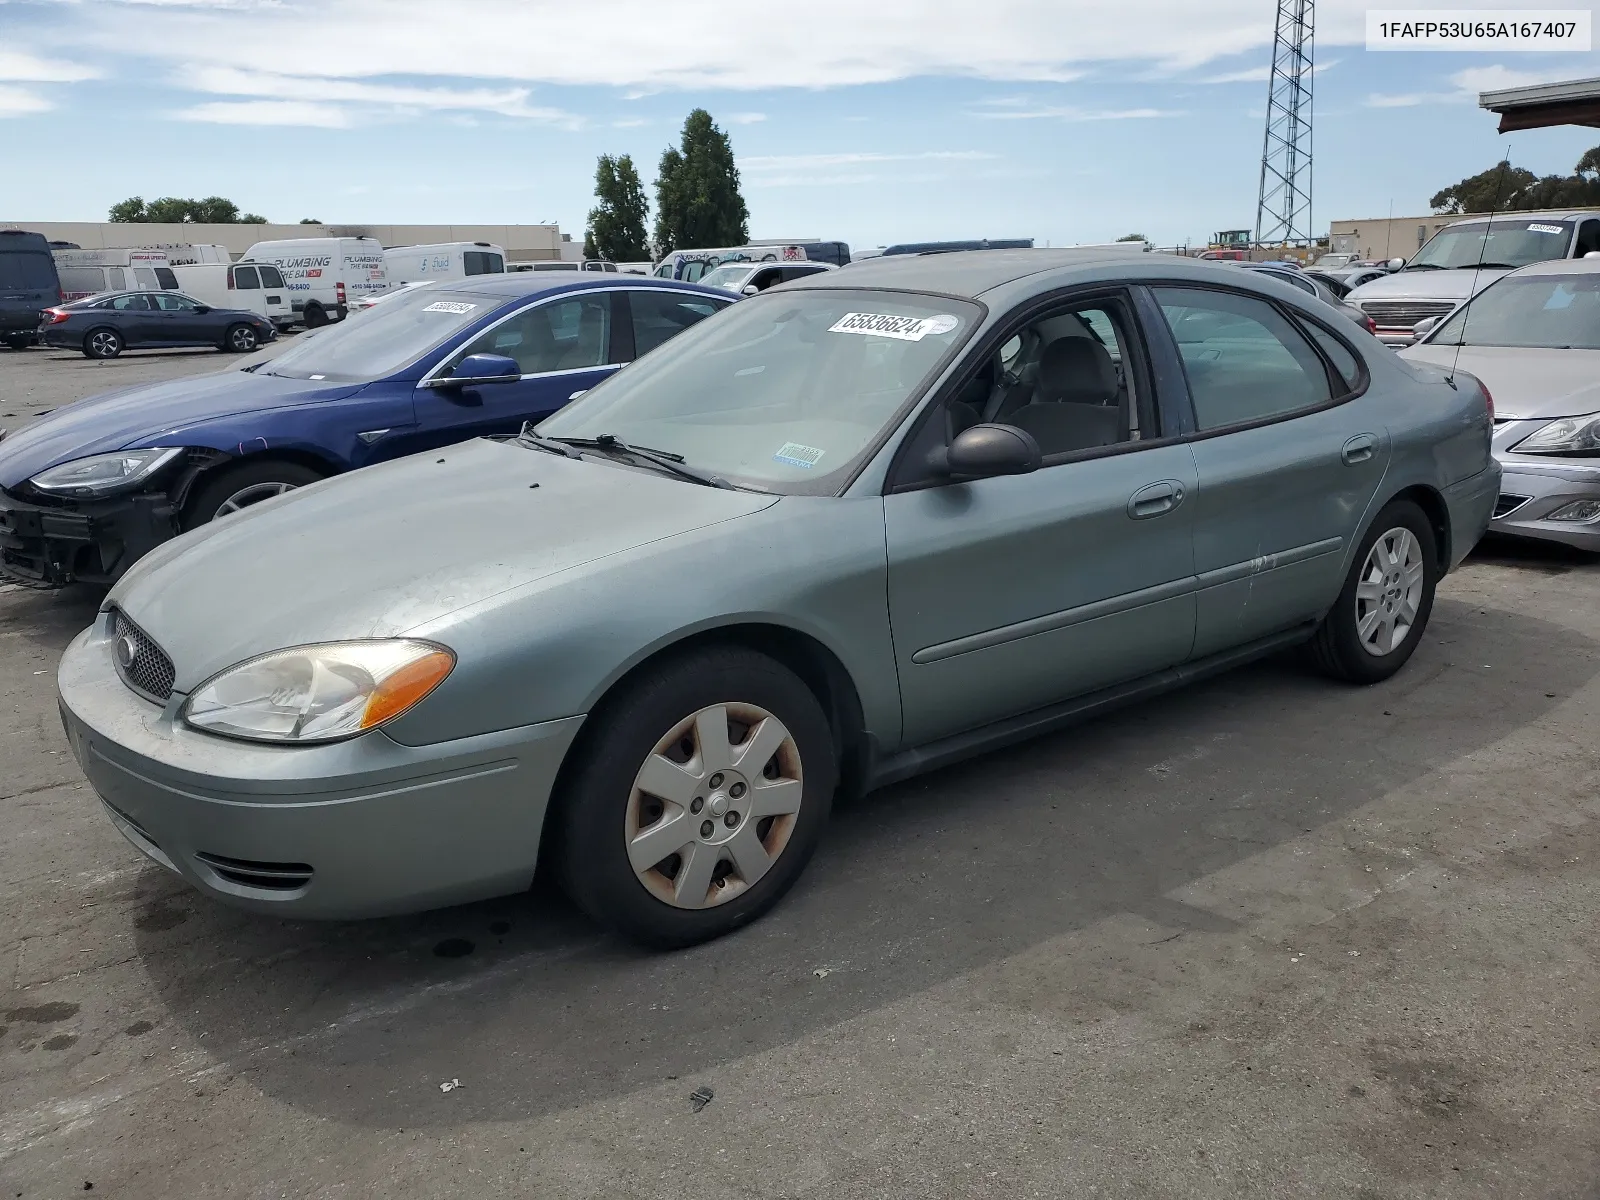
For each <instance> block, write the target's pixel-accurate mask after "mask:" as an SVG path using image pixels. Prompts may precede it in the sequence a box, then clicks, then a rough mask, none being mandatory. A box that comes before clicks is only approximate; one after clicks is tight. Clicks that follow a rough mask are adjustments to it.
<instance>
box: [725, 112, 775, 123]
mask: <svg viewBox="0 0 1600 1200" xmlns="http://www.w3.org/2000/svg"><path fill="white" fill-rule="evenodd" d="M766 119H767V114H766V113H758V112H743V113H733V114H731V115H729V116H727V117H724V118H723V120H725V121H726V122H727V123H728V124H729V125H754V124H756V123H757V122H759V121H765V120H766Z"/></svg>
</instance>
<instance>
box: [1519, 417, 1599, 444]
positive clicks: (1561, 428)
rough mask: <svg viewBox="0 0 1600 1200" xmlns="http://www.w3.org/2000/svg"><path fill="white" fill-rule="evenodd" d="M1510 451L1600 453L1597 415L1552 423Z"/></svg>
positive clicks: (1564, 419) (1562, 419)
mask: <svg viewBox="0 0 1600 1200" xmlns="http://www.w3.org/2000/svg"><path fill="white" fill-rule="evenodd" d="M1512 450H1514V451H1515V452H1516V453H1518V454H1600V413H1591V414H1590V415H1589V416H1587V417H1562V418H1561V420H1559V421H1551V422H1550V424H1548V425H1546V426H1544V428H1542V429H1540V430H1539V431H1538V432H1537V433H1535V434H1533V436H1531V437H1526V438H1523V439H1522V441H1520V442H1518V443H1517V444H1516V445H1515V446H1513V447H1512Z"/></svg>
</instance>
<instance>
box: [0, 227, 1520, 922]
mask: <svg viewBox="0 0 1600 1200" xmlns="http://www.w3.org/2000/svg"><path fill="white" fill-rule="evenodd" d="M623 363H627V364H630V365H627V366H625V367H622V369H620V370H619V369H618V365H619V364H623ZM1493 430H1494V427H1493V425H1492V410H1491V401H1490V398H1489V395H1488V392H1487V391H1486V390H1485V389H1484V388H1483V387H1482V386H1481V385H1480V384H1479V383H1478V382H1477V381H1476V379H1474V378H1473V377H1472V376H1471V375H1470V374H1469V373H1468V372H1466V371H1463V370H1461V369H1459V368H1458V367H1454V366H1433V365H1429V364H1426V363H1418V362H1414V361H1412V360H1411V359H1409V358H1402V357H1400V356H1397V355H1394V354H1392V353H1390V352H1389V351H1388V350H1386V349H1385V348H1384V347H1383V346H1382V345H1381V344H1380V343H1379V342H1378V341H1376V340H1375V339H1374V338H1373V337H1371V335H1370V334H1368V333H1367V332H1366V331H1365V330H1364V329H1362V328H1360V327H1358V326H1357V324H1355V323H1354V322H1353V321H1350V320H1348V319H1346V318H1345V317H1343V316H1341V315H1340V314H1339V313H1338V312H1337V310H1335V309H1334V308H1332V307H1330V306H1329V305H1328V304H1326V303H1325V302H1324V301H1323V300H1322V299H1319V298H1318V296H1317V295H1314V294H1312V293H1311V292H1307V291H1304V290H1301V289H1299V288H1297V287H1294V286H1290V285H1287V284H1285V283H1284V282H1283V281H1281V280H1278V279H1275V278H1273V277H1271V276H1270V275H1269V273H1268V272H1265V271H1259V272H1258V271H1242V270H1238V269H1236V268H1235V267H1233V266H1221V265H1215V264H1205V263H1195V262H1192V261H1188V260H1184V259H1180V258H1176V257H1161V256H1154V255H1140V254H1136V253H1124V252H1121V251H1093V252H1087V251H1080V252H1072V251H1040V250H1022V251H1015V252H992V251H991V252H983V253H977V254H963V253H949V254H934V255H922V256H909V255H907V256H888V257H882V258H878V259H874V260H872V261H870V262H864V263H858V264H856V265H854V266H852V267H850V268H849V269H848V270H838V271H819V272H814V273H812V274H810V275H809V276H807V277H806V278H803V279H797V280H793V281H790V282H787V283H782V284H780V285H777V286H775V287H772V288H769V289H767V290H765V291H759V292H758V294H756V295H754V296H750V297H747V298H743V299H741V298H740V295H739V294H738V293H729V292H727V291H722V290H718V289H715V288H709V287H697V286H694V285H689V284H684V283H681V282H676V281H669V280H665V279H656V280H649V279H640V278H637V277H630V276H627V275H622V274H616V275H599V276H595V277H593V278H584V279H573V278H571V277H570V276H565V277H562V276H557V275H554V274H551V275H536V274H533V273H528V274H521V275H504V276H481V277H475V278H472V279H467V280H456V281H441V282H437V283H432V284H429V285H428V286H426V287H423V288H417V289H410V290H408V291H407V292H404V293H401V294H400V295H398V296H395V297H394V298H392V299H389V300H385V301H383V302H382V303H380V304H378V305H376V306H374V307H373V308H372V309H371V310H370V311H368V312H366V313H364V314H363V315H362V316H361V317H360V318H358V319H356V320H352V321H350V322H348V323H347V324H344V325H342V326H339V327H337V328H334V329H330V330H325V331H322V332H320V333H318V334H316V335H315V336H313V337H311V338H308V339H306V340H305V341H303V342H301V343H300V344H297V345H296V346H294V347H293V348H291V349H289V350H288V351H286V352H285V353H283V354H281V355H279V356H277V357H276V358H274V359H272V360H271V361H269V362H267V363H265V364H263V365H252V366H250V367H248V368H246V369H245V370H243V371H233V372H227V373H224V374H222V375H218V376H211V377H202V378H198V379H190V380H185V381H181V382H176V383H167V384H162V385H157V386H153V387H150V388H145V389H138V390H135V391H133V392H129V393H122V394H116V395H113V396H110V397H106V398H102V399H100V400H91V401H87V402H84V403H81V404H78V405H74V406H72V407H70V408H68V409H65V410H62V411H61V412H60V413H58V414H52V415H51V416H49V417H46V418H44V419H43V420H41V421H39V422H37V423H36V424H35V425H33V426H30V427H28V428H26V429H24V430H23V431H22V432H20V433H19V434H17V435H15V436H13V437H11V438H7V439H6V440H4V441H0V486H3V491H0V561H3V563H4V565H5V569H6V570H8V571H16V572H19V573H22V574H24V575H26V576H27V577H28V578H30V579H32V580H34V581H36V582H45V583H54V582H61V581H62V580H63V579H64V577H67V576H72V577H77V578H81V579H91V580H99V581H103V582H110V581H115V586H114V587H113V588H112V589H111V591H110V593H109V594H108V595H107V597H106V600H105V602H104V604H103V605H102V608H101V611H100V613H99V615H98V617H97V618H96V621H95V624H94V625H93V627H92V628H91V629H89V630H87V631H85V632H84V633H83V634H82V635H80V636H79V637H78V638H77V639H76V640H75V641H74V642H73V644H72V645H71V647H70V648H69V649H68V651H67V653H66V654H65V656H64V657H63V660H62V663H61V666H60V670H59V676H58V682H59V688H60V696H61V703H62V713H63V720H64V722H65V725H66V729H67V732H68V738H69V742H70V744H71V746H72V749H73V752H74V754H75V755H76V757H77V759H78V761H79V763H80V764H81V766H82V767H83V769H84V772H85V774H86V775H87V776H88V778H89V781H90V783H91V784H92V785H93V787H94V789H95V790H96V791H97V792H98V793H99V795H100V796H101V797H102V799H103V800H104V802H105V808H106V814H107V817H108V819H110V820H111V821H112V823H113V824H114V825H115V826H116V828H118V829H119V830H120V831H121V832H122V833H123V834H124V836H125V837H126V838H127V839H128V840H129V841H130V842H131V843H132V844H133V845H135V846H136V847H138V848H139V849H140V850H141V851H142V852H143V853H144V854H146V855H147V856H149V857H150V858H151V859H152V860H154V861H155V862H157V863H159V864H161V865H162V866H163V867H165V868H166V869H168V870H170V871H173V872H175V873H176V874H178V875H180V876H182V877H183V878H184V879H186V880H188V881H189V882H190V883H191V884H193V885H194V886H195V887H197V888H199V889H200V890H202V891H204V892H206V893H208V894H210V895H212V896H215V897H217V898H219V899H222V900H225V901H228V902H230V903H234V904H238V905H242V906H244V907H247V908H253V909H256V910H258V911H262V912H267V913H272V914H275V915H280V916H304V917H353V916H362V915H370V914H378V913H388V912H401V911H409V910H414V909H419V908H426V907H432V906H437V905H444V904H450V903H455V902H459V901H466V900H471V899H474V898H479V897H487V896H493V895H499V894H504V893H508V892H514V891H519V890H522V889H525V888H527V887H528V885H529V884H530V882H531V880H532V878H533V876H534V873H535V871H536V870H549V871H551V872H552V873H554V874H556V875H557V876H559V877H560V878H561V880H562V881H563V883H564V885H565V887H566V888H567V890H568V891H569V892H570V894H571V895H572V896H573V897H574V898H575V899H576V900H577V902H578V903H579V904H580V905H581V906H582V907H583V908H584V909H585V910H586V911H588V912H589V913H591V914H592V915H593V916H595V917H596V918H597V919H599V920H600V921H602V922H604V923H606V924H608V925H609V926H611V927H613V928H615V929H617V930H619V931H621V932H622V933H624V934H626V935H627V936H629V937H632V938H634V939H636V940H638V941H640V942H643V943H646V944H649V945H655V946H679V945H685V944H688V943H692V942H696V941H700V940H703V939H705V938H708V937H714V936H717V935H719V934H721V933H725V932H727V931H729V930H732V929H735V928H738V927H739V926H741V925H743V924H745V923H746V922H748V921H751V920H753V919H755V918H756V917H757V916H759V915H760V914H761V913H762V912H764V911H765V910H767V909H768V908H770V907H771V906H772V905H773V904H775V903H776V902H777V901H778V900H779V899H780V898H781V897H782V896H783V894H784V893H785V892H786V891H787V890H788V889H789V888H790V887H791V886H792V885H793V884H794V882H795V881H796V879H797V878H798V877H799V876H800V874H801V872H802V871H803V869H804V867H805V865H806V861H807V859H808V858H809V856H810V855H811V853H812V851H813V850H814V849H815V847H816V846H817V844H818V842H819V840H820V839H821V837H822V834H823V829H824V826H825V824H826V821H827V817H828V813H829V809H830V806H831V803H832V800H833V797H834V794H835V792H836V791H839V790H840V789H844V790H847V791H850V790H854V791H859V790H861V789H863V788H869V787H873V786H878V785H881V784H885V783H888V782H892V781H894V780H898V779H903V778H905V777H907V776H909V775H912V774H915V773H916V772H919V771H923V770H927V769H929V768H930V767H934V766H938V765H941V764H944V763H947V762H951V761H955V760H957V759H959V758H962V757H965V756H967V755H971V754H974V753H977V752H980V751H982V750H986V749H990V748H993V747H997V746H1003V745H1006V744H1009V743H1011V742H1014V741H1016V740H1018V739H1021V738H1024V737H1027V736H1030V735H1032V734H1035V733H1038V732H1042V731H1045V730H1049V729H1054V728H1057V727H1059V726H1061V725H1062V724H1065V723H1067V722H1069V721H1072V720H1076V719H1081V718H1082V717H1083V716H1085V715H1087V714H1090V713H1094V712H1098V711H1101V710H1103V709H1105V708H1107V707H1109V706H1111V705H1114V704H1119V703H1126V702H1128V701H1131V700H1134V699H1137V698H1138V697H1141V696H1145V695H1149V694H1152V693H1155V692H1158V691H1161V690H1163V689H1166V688H1169V687H1173V686H1176V685H1178V684H1181V683H1183V682H1184V681H1186V680H1189V679H1193V678H1197V677H1200V676H1203V675H1206V674H1208V673H1211V672H1214V671H1219V670H1224V669H1227V668H1228V667H1231V666H1233V665H1235V664H1237V663H1240V662H1244V661H1248V660H1249V659H1251V658H1254V657H1256V656H1259V655H1262V654H1266V653H1270V652H1273V651H1275V650H1278V649H1280V648H1284V647H1287V646H1292V645H1296V644H1304V645H1307V646H1308V647H1309V650H1310V655H1311V658H1312V660H1313V661H1314V662H1315V663H1316V664H1317V665H1318V666H1319V667H1320V668H1321V669H1322V670H1324V671H1325V672H1327V673H1329V674H1330V675H1332V676H1334V677H1336V678H1339V679H1343V680H1347V681H1350V682H1354V683H1371V682H1375V681H1378V680H1381V679H1385V678H1387V677H1389V676H1391V675H1393V674H1394V673H1395V672H1396V671H1398V670H1399V669H1400V668H1401V667H1402V666H1403V665H1404V663H1405V662H1406V660H1407V659H1408V658H1409V657H1410V655H1411V653H1412V652H1413V651H1414V649H1415V648H1416V646H1417V645H1418V643H1419V642H1420V640H1421V638H1422V636H1423V631H1424V629H1425V628H1426V625H1427V622H1428V617H1429V612H1430V610H1431V606H1432V601H1433V595H1434V589H1435V587H1436V585H1437V583H1438V580H1439V579H1440V577H1441V576H1442V575H1443V574H1444V573H1445V572H1447V571H1448V570H1449V569H1450V568H1451V567H1452V566H1453V565H1454V564H1455V563H1457V562H1459V561H1460V559H1461V557H1462V556H1463V555H1465V554H1466V553H1467V551H1468V550H1469V549H1470V548H1471V546H1472V545H1473V543H1474V542H1475V541H1476V540H1477V539H1478V537H1479V535H1480V534H1481V533H1482V531H1483V530H1484V528H1485V527H1486V525H1487V524H1488V522H1489V521H1490V518H1491V513H1492V511H1493V509H1494V506H1495V504H1496V501H1497V498H1498V497H1499V495H1500V490H1501V489H1500V476H1501V469H1500V466H1499V465H1498V463H1497V462H1496V460H1495V458H1494V456H1493V455H1492V454H1491V438H1492V436H1493ZM479 435H488V436H479ZM464 439H469V440H464ZM419 451H426V452H425V453H418V452H419ZM358 467H359V468H362V469H360V470H352V468H358ZM340 474H343V475H344V477H343V478H330V477H329V476H333V475H340ZM175 535H178V536H175Z"/></svg>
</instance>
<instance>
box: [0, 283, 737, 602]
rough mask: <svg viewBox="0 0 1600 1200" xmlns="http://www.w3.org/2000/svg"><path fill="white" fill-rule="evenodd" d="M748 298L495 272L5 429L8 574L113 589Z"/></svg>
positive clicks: (497, 426)
mask: <svg viewBox="0 0 1600 1200" xmlns="http://www.w3.org/2000/svg"><path fill="white" fill-rule="evenodd" d="M734 299H735V297H730V296H729V295H728V294H727V293H726V292H724V291H720V290H717V289H712V288H702V287H698V286H695V285H693V284H683V283H668V282H665V281H661V280H645V279H640V278H637V277H634V276H616V275H613V276H610V277H606V276H602V275H584V276H582V277H581V278H580V277H578V276H576V275H573V276H567V277H565V278H563V277H561V276H555V275H548V274H518V275H478V276H473V277H471V278H469V279H464V280H460V281H457V282H453V283H449V284H443V283H441V284H437V285H434V286H432V287H429V288H422V289H418V290H416V291H414V292H413V293H411V294H404V295H400V296H396V297H395V298H394V299H392V300H387V301H385V302H384V303H383V304H381V305H379V306H377V307H376V308H374V309H372V310H371V311H370V312H366V313H362V314H360V319H359V320H352V321H347V322H343V323H341V324H339V325H337V326H335V327H334V328H331V329H325V330H321V331H319V332H317V333H315V334H307V335H303V338H302V340H300V341H299V342H298V343H297V344H296V345H294V346H293V347H291V348H290V349H288V350H287V351H286V352H284V353H282V354H279V355H278V356H277V357H276V358H274V359H272V360H271V361H270V362H267V363H265V364H260V363H257V364H253V365H248V366H246V367H244V368H243V369H242V370H231V371H224V372H222V373H220V374H212V375H203V376H199V377H196V378H191V379H182V380H175V381H172V382H167V383H156V384H150V385H147V386H144V387H137V388H131V389H129V390H126V391H122V392H113V393H111V394H110V395H105V396H96V397H92V398H91V399H88V400H83V401H80V402H79V403H77V404H73V405H69V406H67V407H65V408H61V409H57V410H56V411H55V412H53V413H51V414H50V415H49V416H47V417H45V418H44V419H43V420H41V421H36V422H34V423H33V424H32V425H29V426H27V427H26V428H24V429H22V430H20V431H19V432H17V433H15V434H13V435H12V436H10V437H5V435H4V433H3V431H0V578H7V577H9V578H11V579H13V580H19V581H21V582H23V583H28V584H32V585H34V586H43V587H61V586H63V585H65V584H67V583H70V582H72V581H73V580H79V581H81V582H84V583H92V584H108V583H112V582H114V581H115V580H116V579H117V578H118V577H119V576H120V575H121V574H122V573H123V572H124V571H126V570H127V569H128V567H129V566H131V565H132V564H133V563H134V562H136V561H137V560H138V559H139V557H140V556H141V555H143V554H145V553H147V552H148V551H149V550H150V549H152V548H153V547H155V546H157V545H160V544H161V543H162V542H164V541H166V540H168V539H169V538H173V537H176V536H177V535H178V534H179V533H182V532H183V531H185V530H189V529H195V528H198V527H199V526H201V525H205V524H207V523H208V522H211V521H214V520H216V519H217V518H218V517H225V516H230V515H232V514H234V513H237V512H239V511H240V510H242V509H245V508H248V507H250V506H251V505H253V504H258V503H260V502H261V501H263V500H268V499H271V498H272V497H274V496H279V495H282V494H283V493H285V492H289V491H292V490H294V489H295V488H298V487H303V486H304V485H306V484H308V483H313V482H315V481H316V480H319V479H324V478H326V477H328V476H330V475H337V474H339V473H341V472H344V471H349V470H352V469H354V468H356V467H365V466H369V465H371V464H373V463H379V462H386V461H388V460H391V459H395V458H400V457H402V456H403V455H407V454H414V453H417V452H419V451H423V450H432V449H436V448H438V447H440V446H448V445H451V444H453V443H455V442H459V441H462V440H464V439H466V438H472V437H479V436H484V435H494V434H500V435H505V436H510V435H512V434H514V433H516V432H517V431H518V430H519V429H521V428H522V424H523V422H525V421H529V420H533V421H537V420H540V419H542V418H544V417H547V416H549V415H550V414H551V413H552V412H554V411H555V410H556V409H558V408H560V407H561V406H562V405H563V404H566V403H567V402H568V401H569V400H570V399H572V398H573V397H574V396H577V395H580V394H582V392H583V391H584V390H585V389H587V388H590V387H593V386H594V385H595V384H596V383H598V382H600V380H602V379H604V378H605V377H606V376H608V375H610V374H612V373H613V372H614V371H616V370H617V368H618V367H619V366H620V365H621V364H623V363H626V362H629V361H631V360H632V359H634V358H636V357H638V356H639V355H642V354H644V353H646V352H647V351H649V350H651V349H653V348H654V347H656V346H658V345H660V344H661V343H662V342H664V341H666V340H667V339H668V338H670V337H672V336H673V335H675V334H677V333H679V332H680V331H682V330H684V329H687V328H688V327H689V326H690V325H693V324H694V323H695V322H697V321H700V320H702V319H704V318H705V317H708V316H710V315H711V314H712V313H714V312H716V311H718V310H719V309H722V308H725V307H727V305H728V304H729V303H731V302H732V301H733V300H734ZM70 307H71V306H69V308H70ZM75 336H79V337H81V336H82V331H80V333H79V334H78V335H75ZM241 348H242V347H241Z"/></svg>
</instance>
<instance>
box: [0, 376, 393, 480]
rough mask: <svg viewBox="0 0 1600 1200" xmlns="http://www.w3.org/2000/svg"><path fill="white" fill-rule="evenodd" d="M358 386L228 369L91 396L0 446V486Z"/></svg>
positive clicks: (344, 393) (343, 393) (327, 397)
mask: <svg viewBox="0 0 1600 1200" xmlns="http://www.w3.org/2000/svg"><path fill="white" fill-rule="evenodd" d="M363 386H364V385H363V384H358V383H357V384H340V385H337V386H331V387H330V386H329V385H328V384H326V383H319V382H317V381H316V380H310V379H284V378H280V377H279V376H276V375H260V374H256V373H254V372H249V371H239V370H227V371H221V372H218V373H216V374H211V375H196V376H193V377H191V378H188V379H174V380H170V381H167V382H164V383H149V384H144V385H142V386H140V387H133V388H124V389H122V390H121V391H115V392H107V393H106V394H105V395H101V396H91V397H90V398H89V399H87V400H79V401H78V402H77V403H76V404H69V405H67V406H65V407H63V408H58V409H56V410H55V411H54V412H53V413H51V414H50V415H49V416H46V417H43V418H41V419H40V420H37V421H35V422H34V423H33V424H31V425H28V426H27V427H25V428H23V429H20V430H18V431H17V432H16V433H13V434H12V435H11V436H10V437H8V438H6V439H5V440H4V441H0V487H3V488H14V487H16V486H17V485H18V484H20V483H22V482H23V481H24V480H26V479H31V478H33V476H35V475H37V474H38V473H39V472H40V471H43V470H46V469H47V468H50V467H53V466H55V465H56V464H57V463H63V462H68V461H70V460H71V459H74V458H85V457H87V456H88V455H91V454H105V453H108V452H110V451H112V450H123V449H127V448H128V447H130V446H136V445H142V446H159V445H160V444H161V434H162V433H163V432H164V431H165V430H169V429H177V428H180V427H182V426H185V425H190V424H193V423H194V422H196V421H203V420H207V419H209V418H212V417H226V416H236V415H238V414H240V413H247V412H256V411H258V410H260V409H267V408H283V407H287V406H290V405H295V404H304V403H306V402H307V401H308V400H318V399H321V400H335V399H338V398H340V397H342V396H348V395H350V394H351V393H353V392H357V391H360V390H361V388H362V387H363Z"/></svg>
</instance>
